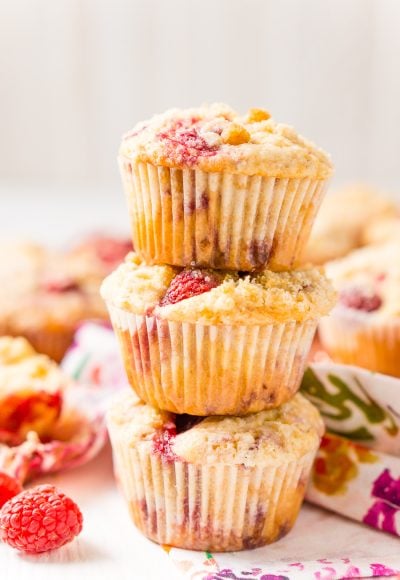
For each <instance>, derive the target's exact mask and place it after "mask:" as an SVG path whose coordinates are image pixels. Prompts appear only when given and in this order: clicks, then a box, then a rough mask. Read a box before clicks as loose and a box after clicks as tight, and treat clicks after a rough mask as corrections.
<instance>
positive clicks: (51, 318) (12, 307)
mask: <svg viewBox="0 0 400 580" xmlns="http://www.w3.org/2000/svg"><path fill="white" fill-rule="evenodd" d="M129 247H130V245H129V246H128V244H127V242H125V241H122V240H120V239H118V238H117V239H113V238H107V237H103V236H96V237H92V238H88V239H87V240H85V241H84V242H82V244H81V245H79V246H77V247H76V248H74V249H73V250H71V251H67V252H50V251H49V250H46V249H45V248H42V247H40V246H36V245H34V244H27V243H26V244H25V243H24V244H18V243H16V244H14V245H13V244H11V243H7V244H5V245H4V246H2V245H1V244H0V334H3V335H4V334H8V335H10V336H24V337H26V338H27V339H28V340H29V342H30V343H31V344H32V345H33V347H34V348H35V349H36V350H37V351H38V352H40V353H44V354H47V355H48V356H50V357H51V358H52V359H54V360H56V361H60V360H61V359H62V357H63V356H64V354H65V351H66V350H67V349H68V348H69V346H70V345H71V343H72V340H73V337H74V334H75V331H76V329H77V327H78V326H79V324H81V323H82V322H84V321H85V320H93V319H95V320H105V321H107V320H108V314H107V311H106V308H105V306H104V303H103V301H102V300H101V298H100V295H99V287H100V283H101V281H102V280H103V278H104V277H105V276H106V274H108V273H109V271H110V270H111V269H113V268H114V266H115V265H117V264H118V262H119V261H120V259H121V260H122V258H123V257H124V256H125V253H126V251H127V248H128V249H129ZM125 250H126V251H125Z"/></svg>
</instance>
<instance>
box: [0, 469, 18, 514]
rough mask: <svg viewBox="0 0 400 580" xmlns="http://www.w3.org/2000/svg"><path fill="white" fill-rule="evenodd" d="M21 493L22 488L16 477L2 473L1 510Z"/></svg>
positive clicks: (0, 480) (0, 487) (0, 489)
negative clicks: (7, 502)
mask: <svg viewBox="0 0 400 580" xmlns="http://www.w3.org/2000/svg"><path fill="white" fill-rule="evenodd" d="M21 491H22V486H21V484H20V483H19V481H18V480H17V479H15V477H12V476H11V475H8V474H7V473H5V472H4V471H0V508H1V507H2V506H3V505H4V504H5V503H6V501H8V500H9V499H11V498H12V497H14V496H15V495H17V494H18V493H21Z"/></svg>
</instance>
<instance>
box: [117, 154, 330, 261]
mask: <svg viewBox="0 0 400 580" xmlns="http://www.w3.org/2000/svg"><path fill="white" fill-rule="evenodd" d="M119 163H120V169H121V174H122V180H123V184H124V189H125V193H126V196H127V200H128V207H129V212H130V219H131V224H132V235H133V245H134V248H135V251H137V252H138V253H139V254H140V255H141V256H142V257H143V258H144V259H145V260H146V261H148V262H150V263H167V264H173V265H176V266H188V265H197V266H206V267H211V268H216V269H233V270H245V271H251V270H255V269H262V268H265V267H267V266H268V267H270V268H273V269H274V268H275V269H289V268H292V267H293V266H294V265H295V264H296V263H297V262H298V261H299V259H300V257H301V253H302V250H303V248H304V246H305V244H306V242H307V240H308V238H309V235H310V231H311V227H312V224H313V222H314V218H315V216H316V213H317V211H318V208H319V206H320V203H321V201H322V198H323V194H324V191H325V186H326V181H323V180H312V179H278V178H274V177H263V176H260V175H253V176H247V175H240V174H239V175H236V174H231V173H224V172H221V173H218V172H217V173H206V172H204V171H200V170H198V169H170V168H168V167H162V166H155V165H153V164H151V163H145V162H132V161H131V160H129V159H126V158H124V157H121V158H120V159H119Z"/></svg>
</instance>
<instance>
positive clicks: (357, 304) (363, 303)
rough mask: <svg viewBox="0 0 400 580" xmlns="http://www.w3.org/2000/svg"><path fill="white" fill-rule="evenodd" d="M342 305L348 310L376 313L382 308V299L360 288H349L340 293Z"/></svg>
mask: <svg viewBox="0 0 400 580" xmlns="http://www.w3.org/2000/svg"><path fill="white" fill-rule="evenodd" d="M339 300H340V303H341V304H343V306H346V308H353V309H355V310H363V311H364V312H374V310H378V309H379V308H380V307H381V306H382V299H381V297H380V296H379V295H378V294H376V293H374V292H365V291H363V290H361V289H360V288H349V289H347V290H342V292H341V293H340V298H339Z"/></svg>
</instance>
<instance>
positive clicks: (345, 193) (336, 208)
mask: <svg viewBox="0 0 400 580" xmlns="http://www.w3.org/2000/svg"><path fill="white" fill-rule="evenodd" d="M398 211H399V210H398V208H397V206H396V204H395V203H394V202H393V201H391V200H390V199H388V198H386V197H385V196H383V195H381V194H380V193H378V192H376V191H374V190H373V189H370V188H368V187H366V186H365V185H362V184H354V185H350V186H347V187H345V188H343V189H341V190H339V191H337V192H333V193H331V194H329V195H327V196H326V197H325V198H324V200H323V202H322V205H321V209H320V211H319V213H318V215H317V217H316V220H315V224H314V227H313V230H312V234H311V237H310V240H309V242H308V245H307V247H306V250H305V253H304V257H303V261H304V262H312V263H313V264H323V263H325V262H327V261H329V260H334V259H336V258H340V257H342V256H344V255H345V254H348V253H349V252H350V251H351V250H354V249H356V248H358V247H360V246H362V245H364V243H367V242H368V240H367V239H366V236H365V232H366V230H367V229H368V228H369V227H371V226H372V224H375V223H377V222H381V221H382V220H387V219H389V218H390V219H393V218H394V216H396V215H397V213H398Z"/></svg>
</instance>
